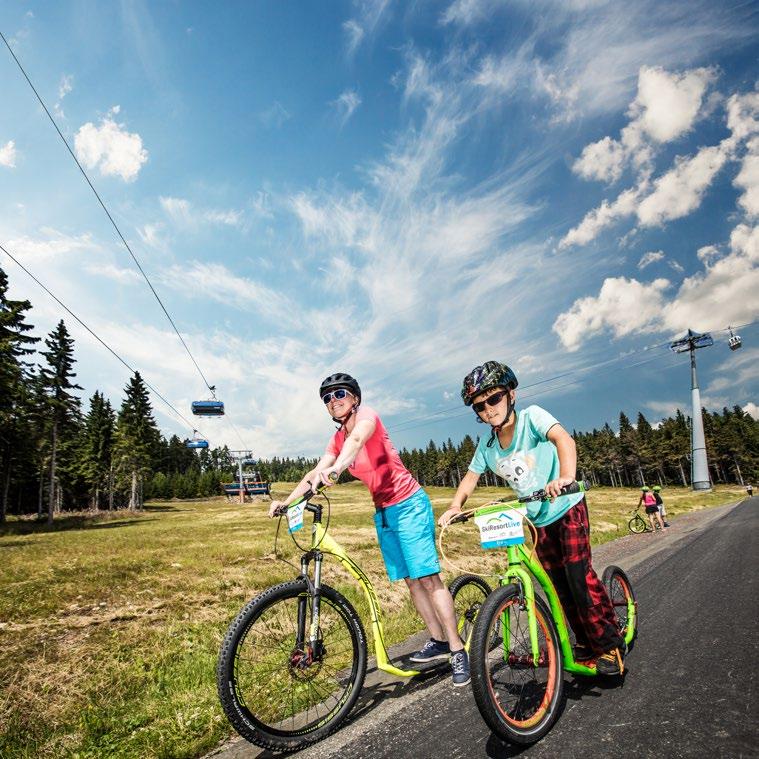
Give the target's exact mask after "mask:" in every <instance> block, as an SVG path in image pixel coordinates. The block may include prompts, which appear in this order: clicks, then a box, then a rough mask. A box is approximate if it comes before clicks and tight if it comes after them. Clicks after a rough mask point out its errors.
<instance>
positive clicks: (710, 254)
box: [696, 245, 720, 265]
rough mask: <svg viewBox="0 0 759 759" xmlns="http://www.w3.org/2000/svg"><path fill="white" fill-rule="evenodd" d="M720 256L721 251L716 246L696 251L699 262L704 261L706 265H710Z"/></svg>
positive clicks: (706, 246) (705, 246)
mask: <svg viewBox="0 0 759 759" xmlns="http://www.w3.org/2000/svg"><path fill="white" fill-rule="evenodd" d="M719 255H720V249H719V247H718V246H716V245H704V246H703V247H701V248H699V249H698V250H697V251H696V256H697V257H698V260H699V261H703V263H705V264H707V265H708V264H709V263H710V262H711V261H712V260H713V259H715V258H717V257H718V256H719Z"/></svg>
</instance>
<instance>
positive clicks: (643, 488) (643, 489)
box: [641, 485, 650, 493]
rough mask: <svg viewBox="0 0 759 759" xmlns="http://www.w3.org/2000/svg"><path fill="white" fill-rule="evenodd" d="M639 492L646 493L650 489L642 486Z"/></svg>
mask: <svg viewBox="0 0 759 759" xmlns="http://www.w3.org/2000/svg"><path fill="white" fill-rule="evenodd" d="M641 490H642V491H643V492H644V493H648V491H649V490H650V488H649V487H648V485H644V486H643V487H642V488H641Z"/></svg>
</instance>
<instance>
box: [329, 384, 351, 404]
mask: <svg viewBox="0 0 759 759" xmlns="http://www.w3.org/2000/svg"><path fill="white" fill-rule="evenodd" d="M346 395H352V393H350V392H348V391H347V390H346V389H345V388H342V387H339V388H337V390H333V391H332V392H331V393H325V394H324V395H323V396H322V400H323V401H324V404H325V405H326V404H327V403H329V402H330V401H331V400H332V399H333V398H334V399H335V400H336V401H341V400H342V399H343V398H345V396H346Z"/></svg>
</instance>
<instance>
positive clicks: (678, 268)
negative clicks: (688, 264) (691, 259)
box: [668, 261, 685, 274]
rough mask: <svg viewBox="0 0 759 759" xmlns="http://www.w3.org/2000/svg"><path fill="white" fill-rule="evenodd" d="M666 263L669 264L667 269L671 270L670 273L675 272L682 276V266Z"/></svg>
mask: <svg viewBox="0 0 759 759" xmlns="http://www.w3.org/2000/svg"><path fill="white" fill-rule="evenodd" d="M668 263H669V268H670V269H672V271H675V272H677V273H678V274H682V273H683V272H684V271H685V269H684V268H683V266H682V264H679V263H678V262H677V261H668Z"/></svg>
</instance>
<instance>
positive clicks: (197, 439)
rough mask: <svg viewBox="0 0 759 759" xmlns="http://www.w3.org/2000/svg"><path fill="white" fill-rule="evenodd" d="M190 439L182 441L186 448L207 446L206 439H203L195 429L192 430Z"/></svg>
mask: <svg viewBox="0 0 759 759" xmlns="http://www.w3.org/2000/svg"><path fill="white" fill-rule="evenodd" d="M192 432H193V435H192V439H187V440H185V441H184V444H185V445H186V446H187V447H188V448H192V449H203V448H208V441H207V440H204V439H203V438H202V437H201V436H200V435H199V434H198V431H197V430H193V431H192Z"/></svg>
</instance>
